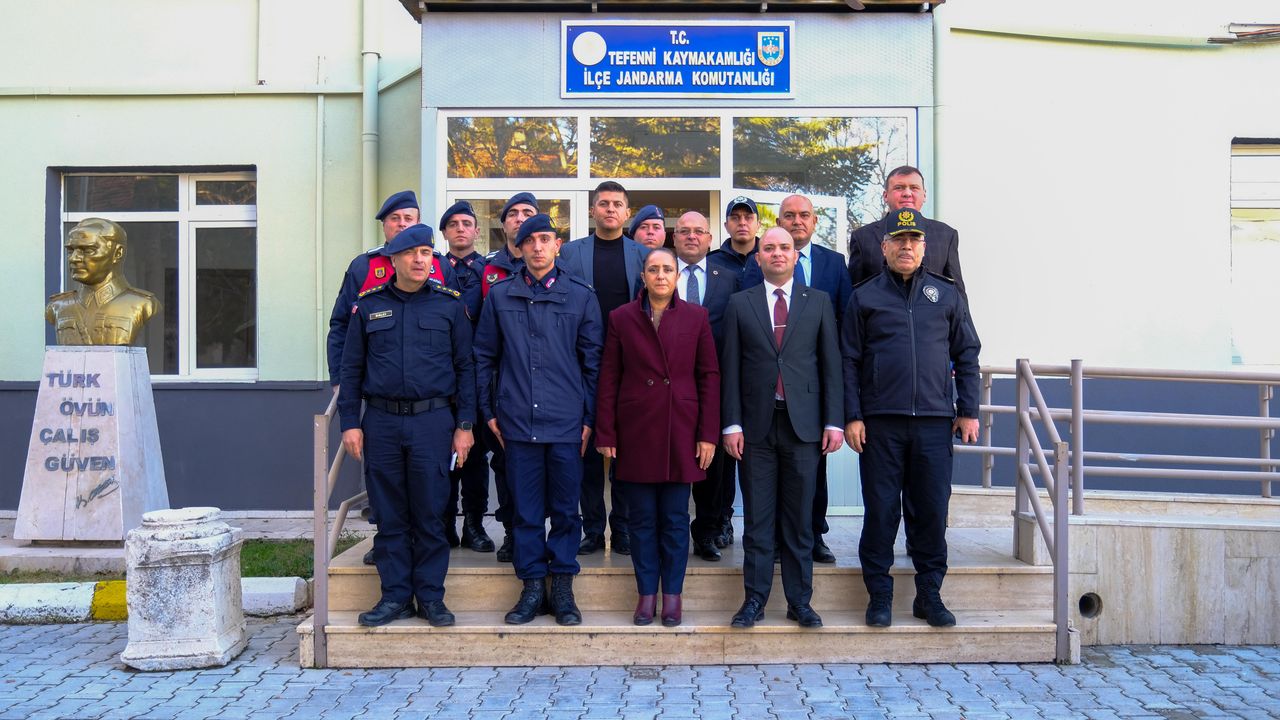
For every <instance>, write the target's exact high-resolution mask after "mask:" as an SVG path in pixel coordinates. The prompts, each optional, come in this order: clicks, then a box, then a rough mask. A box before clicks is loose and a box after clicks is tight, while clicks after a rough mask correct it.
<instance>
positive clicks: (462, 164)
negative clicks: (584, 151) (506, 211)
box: [448, 117, 578, 178]
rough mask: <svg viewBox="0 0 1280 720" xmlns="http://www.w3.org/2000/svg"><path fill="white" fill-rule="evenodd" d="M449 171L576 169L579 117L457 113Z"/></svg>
mask: <svg viewBox="0 0 1280 720" xmlns="http://www.w3.org/2000/svg"><path fill="white" fill-rule="evenodd" d="M448 133H449V177H451V178H508V177H511V178H516V177H519V178H542V177H576V176H577V174H578V121H577V120H576V119H575V118H571V117H453V118H449V122H448Z"/></svg>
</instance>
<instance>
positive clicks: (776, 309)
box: [773, 288, 787, 400]
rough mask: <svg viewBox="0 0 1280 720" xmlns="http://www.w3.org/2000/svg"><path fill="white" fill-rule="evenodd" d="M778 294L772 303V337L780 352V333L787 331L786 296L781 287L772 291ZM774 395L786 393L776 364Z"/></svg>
mask: <svg viewBox="0 0 1280 720" xmlns="http://www.w3.org/2000/svg"><path fill="white" fill-rule="evenodd" d="M773 294H774V295H777V296H778V301H777V302H775V303H774V304H773V339H774V341H776V342H777V343H778V352H779V353H781V352H782V335H783V333H785V332H786V331H787V296H786V294H785V293H783V292H782V288H778V289H777V290H774V291H773ZM773 393H774V395H777V396H778V397H780V398H782V399H783V400H785V399H787V393H786V392H785V391H784V390H783V388H782V365H781V364H779V365H778V382H777V385H775V386H774V388H773Z"/></svg>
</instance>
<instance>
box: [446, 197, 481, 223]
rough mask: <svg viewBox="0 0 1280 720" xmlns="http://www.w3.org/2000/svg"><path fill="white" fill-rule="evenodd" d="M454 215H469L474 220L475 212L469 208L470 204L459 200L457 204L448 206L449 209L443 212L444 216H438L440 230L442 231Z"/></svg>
mask: <svg viewBox="0 0 1280 720" xmlns="http://www.w3.org/2000/svg"><path fill="white" fill-rule="evenodd" d="M454 215H470V216H471V219H472V220H475V219H476V211H475V209H473V208H472V207H471V203H469V202H467V201H466V200H459V201H458V202H456V203H454V204H452V205H450V206H449V209H448V210H445V211H444V214H443V215H441V216H440V229H441V230H444V226H445V225H448V224H449V218H451V217H453V216H454Z"/></svg>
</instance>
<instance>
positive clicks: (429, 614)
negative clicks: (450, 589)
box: [418, 600, 453, 627]
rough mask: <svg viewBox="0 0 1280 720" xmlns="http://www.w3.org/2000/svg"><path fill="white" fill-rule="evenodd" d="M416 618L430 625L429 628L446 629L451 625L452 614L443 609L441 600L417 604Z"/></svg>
mask: <svg viewBox="0 0 1280 720" xmlns="http://www.w3.org/2000/svg"><path fill="white" fill-rule="evenodd" d="M418 617H420V618H422V619H423V620H426V621H427V622H429V623H431V627H448V626H450V625H452V624H453V613H451V612H449V608H447V607H445V605H444V601H443V600H428V601H426V602H419V603H418Z"/></svg>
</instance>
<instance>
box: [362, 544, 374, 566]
mask: <svg viewBox="0 0 1280 720" xmlns="http://www.w3.org/2000/svg"><path fill="white" fill-rule="evenodd" d="M360 562H362V563H364V564H365V565H372V564H373V548H369V552H367V553H365V554H364V557H362V558H360Z"/></svg>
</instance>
